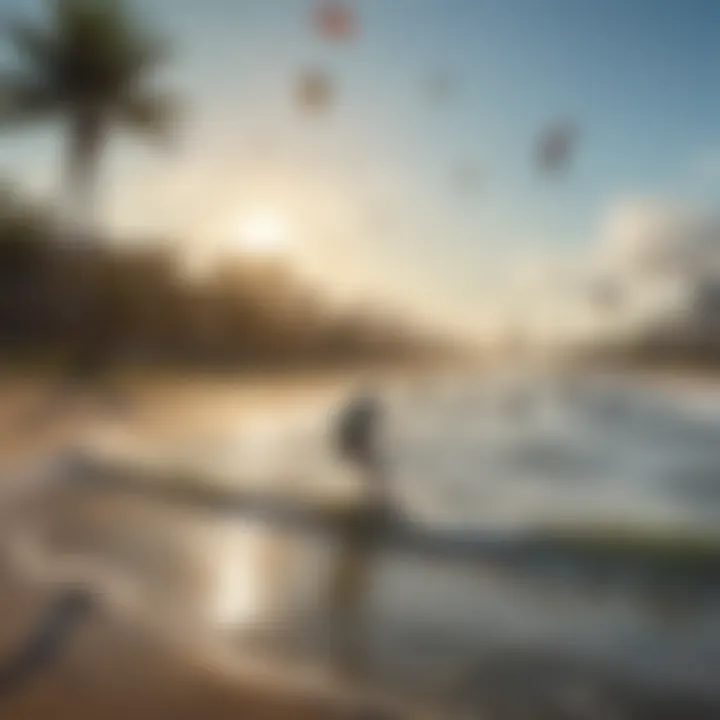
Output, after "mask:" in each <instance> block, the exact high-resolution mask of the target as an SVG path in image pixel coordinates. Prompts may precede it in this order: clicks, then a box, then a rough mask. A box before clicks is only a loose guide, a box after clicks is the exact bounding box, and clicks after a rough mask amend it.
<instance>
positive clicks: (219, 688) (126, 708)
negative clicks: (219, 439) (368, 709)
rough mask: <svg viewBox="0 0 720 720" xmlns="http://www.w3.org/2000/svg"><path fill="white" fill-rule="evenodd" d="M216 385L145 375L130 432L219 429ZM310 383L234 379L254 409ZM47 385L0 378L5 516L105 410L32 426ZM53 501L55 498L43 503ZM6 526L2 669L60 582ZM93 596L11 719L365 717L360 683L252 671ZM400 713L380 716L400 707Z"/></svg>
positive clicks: (0, 611)
mask: <svg viewBox="0 0 720 720" xmlns="http://www.w3.org/2000/svg"><path fill="white" fill-rule="evenodd" d="M210 385H211V386H212V388H213V389H212V391H209V389H208V385H205V386H202V385H201V386H197V385H191V384H190V383H167V384H165V385H163V384H159V385H154V386H153V387H152V389H150V390H148V389H147V388H145V387H143V384H137V385H136V386H135V387H134V388H133V396H134V399H135V400H136V405H135V407H134V409H133V413H134V415H133V421H132V422H133V432H138V433H143V432H144V433H147V432H149V431H152V432H153V433H155V434H156V435H157V436H158V437H162V438H165V439H168V438H171V437H176V438H182V437H183V436H186V435H188V434H192V433H196V432H202V431H203V429H205V430H207V431H208V432H209V431H210V430H211V429H213V428H216V427H217V424H218V419H217V417H214V418H211V417H210V415H211V413H210V408H212V406H213V403H216V401H217V398H218V397H219V396H225V402H226V403H227V400H228V398H227V389H226V388H224V387H223V385H222V384H218V383H212V384H210ZM308 389H310V390H311V391H313V392H315V391H316V390H315V389H314V388H310V386H308V385H307V383H304V382H301V383H296V382H292V381H288V382H287V383H286V385H284V386H283V385H280V386H278V385H277V384H275V385H273V386H269V385H268V384H262V383H257V382H256V381H255V379H253V380H252V381H249V382H248V383H247V385H246V386H245V387H243V386H242V385H240V386H238V385H237V384H234V385H233V398H232V399H233V400H234V401H235V403H234V404H238V403H239V404H241V405H243V406H244V407H246V408H248V409H249V408H252V407H257V406H258V404H268V403H271V404H274V403H283V402H286V401H293V400H296V399H297V394H298V393H303V392H305V391H307V390H308ZM42 391H43V384H41V383H36V382H33V381H28V380H23V379H20V380H18V379H16V378H12V379H9V380H5V381H4V382H3V383H2V392H3V396H4V398H5V400H6V402H5V403H4V404H3V408H2V413H0V414H1V415H2V417H1V418H0V420H1V421H2V432H1V433H0V462H1V463H2V465H1V467H2V488H1V489H0V513H2V515H3V517H4V518H5V517H7V516H8V515H13V513H14V512H15V511H14V510H13V509H12V508H13V505H11V503H16V502H17V499H18V497H19V496H21V495H22V493H23V491H24V488H23V487H22V482H23V477H24V474H27V471H28V468H32V467H37V466H38V465H39V464H41V463H42V461H43V459H44V458H45V459H46V458H48V457H51V456H52V455H53V454H54V453H56V452H57V451H58V450H59V449H60V448H63V447H65V446H67V445H68V444H71V443H72V442H73V441H74V440H76V439H77V438H78V437H81V436H82V433H83V432H85V431H86V430H87V429H88V428H90V429H93V428H94V429H97V426H98V422H99V416H98V415H97V411H96V410H95V409H94V408H92V406H87V407H82V406H78V407H77V408H74V409H73V410H72V411H71V412H70V413H65V414H63V415H62V416H61V418H60V419H59V421H58V422H52V423H46V424H41V425H34V424H30V425H28V426H27V427H26V426H24V425H23V423H22V422H21V420H20V418H24V417H26V416H27V413H28V412H29V411H31V410H32V408H33V407H35V404H36V403H37V402H38V400H39V399H41V398H42ZM138 400H139V402H137V401H138ZM206 409H207V411H208V415H207V417H206V416H205V410H206ZM231 409H232V410H233V411H236V410H237V408H236V407H235V408H231ZM53 501H54V499H53V498H48V499H47V503H46V504H50V503H52V502H53ZM54 511H55V512H56V513H57V512H60V509H59V508H57V507H56V508H55V509H54ZM14 519H15V520H16V521H17V522H20V523H22V522H23V519H22V518H19V517H15V518H14ZM16 524H17V523H16ZM3 530H4V531H5V532H4V533H3V538H4V542H3V548H2V550H1V551H0V583H1V586H2V593H0V669H1V668H2V667H4V665H3V663H7V662H9V661H10V660H11V658H13V657H14V655H15V654H16V653H17V651H18V649H19V648H21V647H22V646H23V645H24V644H25V643H27V641H28V638H29V637H30V636H31V634H32V633H33V631H34V629H35V628H36V627H37V626H38V624H39V623H40V622H41V619H42V618H43V616H44V614H45V613H47V611H48V608H49V607H51V605H52V603H53V601H54V598H55V597H56V594H57V589H58V583H57V582H51V581H49V580H47V579H42V578H38V577H35V576H33V575H32V573H30V574H28V573H25V572H24V570H23V568H22V567H21V566H18V563H17V562H16V560H14V559H13V558H12V552H11V550H10V547H9V544H8V542H7V538H8V535H7V532H6V530H7V528H3ZM95 596H96V599H95V601H94V606H93V609H92V610H91V612H90V613H89V615H88V616H87V617H85V618H83V619H82V621H81V622H80V623H79V626H78V628H77V630H76V632H73V633H72V634H71V636H70V637H69V639H68V641H67V642H66V643H64V647H62V648H60V651H59V654H58V656H57V657H56V658H55V659H54V661H53V662H52V663H51V664H50V666H48V667H44V668H41V669H40V670H39V671H37V672H35V673H32V674H31V676H30V677H29V678H28V679H27V681H26V682H24V683H22V684H20V685H19V686H18V687H15V688H11V689H10V691H9V692H6V693H4V694H1V695H0V717H2V718H3V720H36V719H38V720H39V719H40V718H43V719H45V718H56V719H57V720H65V718H72V719H73V720H83V719H84V718H87V719H88V720H89V719H90V718H92V719H93V720H96V719H98V718H102V719H103V720H113V719H114V718H117V719H118V720H121V719H122V720H127V718H137V720H144V719H145V718H147V719H148V720H150V719H152V720H162V719H163V718H168V720H170V719H172V720H182V719H183V718H187V719H188V720H189V719H191V718H192V719H195V718H197V719H198V720H199V719H203V720H204V719H205V718H208V719H209V718H218V719H222V718H228V719H229V718H233V719H235V718H253V719H255V720H263V719H264V718H267V719H268V720H275V719H277V720H283V719H285V718H288V719H289V718H293V719H295V718H297V719H298V720H302V719H303V718H307V719H308V720H322V719H323V718H327V719H328V720H330V719H332V720H335V719H336V718H337V719H338V720H340V719H342V718H355V717H358V710H359V701H360V698H362V696H363V692H362V689H358V688H357V687H343V686H342V685H341V684H338V683H335V682H327V681H325V680H324V679H317V678H315V679H312V678H311V679H307V678H298V677H291V676H286V675H284V674H283V673H282V672H275V671H272V672H270V671H267V672H266V671H264V670H262V669H258V668H249V669H248V670H247V672H244V671H243V670H242V669H241V668H240V667H238V666H237V664H236V663H235V664H234V663H231V662H229V663H226V664H225V663H223V662H222V660H221V659H219V656H216V655H214V654H213V653H212V652H211V651H210V650H208V651H207V652H206V651H205V650H204V649H203V647H202V644H201V643H200V644H199V643H197V642H196V641H195V640H196V639H195V638H193V639H192V640H190V638H189V637H183V635H182V633H179V634H177V635H175V636H171V635H170V634H169V633H168V632H163V631H160V630H158V629H157V628H155V627H153V625H152V623H151V622H149V621H148V619H147V618H142V617H140V616H138V615H137V614H134V613H133V612H127V611H126V609H125V608H124V607H121V606H120V605H119V604H118V602H116V601H115V600H113V599H111V598H109V597H107V596H105V595H104V594H103V591H102V588H101V587H100V589H99V590H98V588H95ZM189 634H190V633H188V636H189ZM393 713H394V714H389V715H382V716H380V715H378V717H385V716H387V717H401V716H403V715H400V714H397V712H396V711H395V710H394V711H393ZM404 716H407V715H404ZM413 716H415V715H413Z"/></svg>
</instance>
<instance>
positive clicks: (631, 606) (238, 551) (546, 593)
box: [54, 375, 720, 717]
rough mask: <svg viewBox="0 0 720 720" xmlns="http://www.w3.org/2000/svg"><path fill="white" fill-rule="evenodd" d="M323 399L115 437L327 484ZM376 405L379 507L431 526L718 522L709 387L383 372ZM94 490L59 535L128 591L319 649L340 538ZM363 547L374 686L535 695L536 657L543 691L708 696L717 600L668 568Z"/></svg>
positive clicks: (271, 652)
mask: <svg viewBox="0 0 720 720" xmlns="http://www.w3.org/2000/svg"><path fill="white" fill-rule="evenodd" d="M337 400H338V398H337V397H336V396H328V395H326V394H319V395H318V397H317V398H316V399H313V398H312V397H310V398H308V397H307V396H306V397H304V398H303V400H302V401H301V402H298V403H297V404H295V405H293V406H292V408H288V407H287V406H283V407H279V408H276V409H274V410H266V411H262V412H261V411H258V413H257V414H256V415H253V414H252V413H250V414H247V413H246V414H245V415H244V419H243V421H242V422H238V423H237V424H236V425H233V423H232V422H231V423H230V424H229V425H225V426H224V427H223V429H222V430H220V429H218V432H217V434H216V435H212V434H210V435H206V436H203V437H202V438H200V439H199V440H198V441H197V442H196V443H195V444H194V445H193V446H188V445H187V444H185V445H183V446H182V447H179V446H178V445H177V444H174V443H173V442H172V441H169V442H167V443H166V444H165V445H164V446H161V445H159V444H158V443H157V442H155V443H152V442H146V443H143V442H141V441H140V440H139V439H137V438H125V440H124V441H123V442H122V443H120V442H115V445H114V446H113V447H112V448H111V453H112V452H121V453H122V454H123V455H124V456H125V457H127V456H128V455H129V456H132V457H134V458H135V460H136V461H137V462H138V465H139V466H140V465H141V466H144V467H145V468H147V467H153V466H160V467H165V466H167V465H168V464H174V466H175V467H176V468H182V469H184V471H186V472H190V471H192V473H191V474H193V476H194V477H196V478H201V480H202V482H204V483H207V484H224V485H227V486H229V487H232V486H234V485H239V484H245V485H246V484H252V485H258V486H261V487H263V488H266V487H273V488H275V489H277V488H280V489H283V490H284V491H286V492H294V493H296V494H300V495H302V494H308V495H309V494H310V493H326V492H330V491H333V490H337V489H338V488H339V487H342V486H347V487H351V486H352V481H353V480H352V477H351V476H350V475H349V474H348V473H347V471H346V470H345V469H343V468H342V467H341V466H340V465H339V463H338V462H337V460H336V459H334V458H333V455H332V452H331V442H330V441H331V433H329V429H330V428H331V426H332V419H333V413H334V412H335V411H336V409H337ZM386 402H387V419H386V425H385V446H386V452H387V455H388V460H389V465H390V467H391V468H392V473H391V474H392V481H393V487H394V492H395V494H396V497H397V502H398V503H399V504H400V505H401V507H402V508H403V510H404V511H405V512H406V513H407V514H409V515H410V516H411V517H413V518H415V519H417V520H420V521H422V522H423V523H426V525H427V526H428V527H429V528H430V527H435V528H437V527H441V526H442V527H444V528H449V529H452V528H462V529H463V530H464V531H466V530H467V529H468V528H475V529H477V530H478V531H485V530H487V529H488V528H493V529H498V528H499V529H502V530H503V531H518V530H520V531H522V530H526V529H528V528H536V527H538V526H542V527H551V526H554V525H558V524H559V525H564V524H567V523H569V522H571V523H573V524H574V525H578V524H579V525H581V526H584V527H587V526H588V525H590V524H597V525H598V526H603V525H604V524H607V523H618V522H622V523H623V524H624V525H625V526H629V527H643V528H648V527H650V528H652V529H653V531H654V532H658V531H662V532H663V533H666V534H668V535H669V536H670V537H674V536H677V537H678V538H680V539H682V538H683V537H684V536H685V535H687V534H692V535H693V536H695V535H698V534H702V535H705V536H715V534H716V533H717V532H718V527H719V525H720V524H719V523H718V520H720V392H715V391H708V392H705V393H702V394H701V395H697V394H693V393H690V392H687V391H684V390H680V389H675V390H670V389H667V388H665V389H658V388H657V387H653V386H650V385H642V384H640V383H639V382H637V381H633V380H630V379H618V378H608V377H605V378H603V377H592V378H591V377H589V376H582V377H581V376H574V377H567V376H565V377H552V378H550V377H547V376H544V377H539V376H534V377H530V376H527V375H522V376H507V377H504V376H503V377H500V376H493V377H492V378H487V377H486V378H475V377H471V378H462V379H459V378H455V379H453V378H450V379H446V380H445V381H443V382H439V381H437V380H431V381H427V382H425V383H423V384H415V385H413V386H407V385H406V386H397V387H391V388H390V390H389V392H388V394H387V397H386ZM290 410H292V411H290ZM116 440H117V439H116ZM110 445H112V443H110ZM121 446H122V447H121ZM108 447H109V445H108V443H107V442H106V443H105V448H104V450H103V452H105V453H107V452H108ZM106 502H107V501H106ZM83 503H85V505H84V506H83V507H81V506H82V505H83ZM96 503H97V500H96V499H84V500H83V501H82V502H78V500H77V497H76V496H73V498H72V500H71V501H69V502H68V504H67V506H66V512H67V517H66V518H65V521H64V529H63V528H61V529H60V530H57V528H56V530H55V536H54V537H55V542H56V543H58V544H60V545H62V544H63V543H65V545H66V546H73V547H74V548H75V550H77V548H82V549H84V551H92V552H95V553H96V554H98V556H99V557H101V558H102V559H103V562H105V564H106V566H107V567H108V568H109V569H110V571H113V572H117V573H125V574H126V575H127V576H128V577H131V578H132V580H133V582H135V583H136V584H138V585H139V586H142V587H143V588H144V589H145V590H146V591H147V597H148V598H152V601H150V600H149V601H148V602H154V603H158V602H163V601H164V602H168V601H169V600H170V599H172V600H173V602H174V603H175V604H178V601H180V602H179V605H180V606H182V608H183V610H182V612H183V613H185V617H186V619H188V622H189V621H190V620H189V619H190V618H192V621H193V622H194V623H195V624H196V626H197V627H198V628H200V630H199V631H200V632H204V631H207V632H208V633H218V632H219V633H220V637H224V640H223V642H226V643H229V644H232V646H233V647H234V648H236V649H237V653H238V655H239V656H242V655H243V654H248V653H249V654H250V655H252V656H259V655H262V656H267V657H270V658H273V657H275V658H277V659H278V660H280V659H281V658H288V657H289V658H294V662H295V663H296V664H298V665H303V666H307V665H310V664H314V663H317V664H323V663H327V662H330V663H332V660H333V655H332V653H331V649H332V643H331V632H330V631H331V626H332V624H331V623H330V615H329V599H328V583H329V579H330V576H331V573H332V568H333V564H334V563H335V562H337V558H338V553H339V552H340V549H341V547H342V545H341V544H338V542H337V541H336V542H335V543H333V542H330V541H328V540H327V539H322V538H306V537H302V538H301V537H297V536H294V535H287V534H283V533H282V532H280V531H276V530H272V531H271V530H269V529H268V528H257V527H254V526H248V525H244V524H243V523H242V522H241V521H239V520H238V519H237V518H225V519H221V518H217V517H211V516H208V515H207V514H200V513H192V512H190V511H182V512H180V511H178V510H173V509H168V508H160V507H153V508H148V507H147V506H146V505H147V503H143V502H142V501H140V500H133V501H129V500H124V501H122V502H119V501H118V502H117V503H113V502H110V504H109V505H106V506H105V507H104V510H103V513H99V512H98V508H97V506H96ZM56 524H57V523H56ZM60 525H62V523H60ZM68 528H71V529H72V532H68ZM81 528H85V532H84V533H83V532H81ZM138 529H144V531H142V532H139V531H138ZM368 563H369V573H370V580H369V586H368V590H367V594H366V595H365V596H364V597H363V599H362V603H361V608H360V610H359V611H358V614H357V616H356V619H357V625H358V627H359V628H361V630H362V636H363V639H362V643H361V645H362V655H363V658H364V662H363V669H362V672H363V674H364V676H366V677H367V678H370V679H371V680H372V681H373V682H376V683H379V684H385V685H389V686H391V687H393V686H397V687H409V688H411V689H414V690H416V691H418V692H421V691H422V692H425V693H431V694H434V695H437V696H438V697H447V698H448V702H450V701H452V702H453V703H457V702H458V701H459V698H462V697H464V696H465V695H467V696H468V697H470V696H472V695H473V688H476V686H477V682H476V681H474V680H473V677H475V674H476V673H477V672H479V668H483V672H484V673H487V672H489V670H488V668H495V669H497V668H499V667H507V671H506V673H505V677H506V678H507V679H508V688H507V691H506V692H507V694H508V696H512V695H513V694H515V695H517V694H518V692H519V693H520V694H522V693H523V692H525V691H527V693H530V694H531V692H530V690H531V689H530V684H529V680H528V676H529V675H532V674H533V673H535V674H537V673H538V672H540V671H541V670H543V668H544V669H545V670H547V668H548V667H549V666H550V665H552V666H553V667H554V668H555V670H554V671H553V672H554V674H553V676H552V677H553V680H552V682H551V681H550V680H549V679H548V680H547V682H546V683H545V685H544V688H545V690H547V688H548V687H549V686H550V685H552V684H553V683H555V684H557V691H558V692H559V693H562V692H565V691H566V690H567V691H568V692H570V691H571V690H572V691H573V692H575V691H576V690H577V687H576V685H577V683H580V684H581V685H582V687H585V686H586V685H587V684H588V683H590V684H591V685H592V683H595V685H598V684H599V685H600V686H602V687H601V689H600V690H597V688H596V690H597V692H600V693H601V694H603V698H604V699H603V700H602V702H605V701H606V700H608V697H609V700H610V701H612V702H620V700H622V701H623V702H626V703H627V702H630V701H629V700H628V699H627V697H629V695H628V693H630V691H629V690H623V691H622V693H621V691H620V690H619V689H618V688H620V687H625V686H624V685H622V683H629V685H628V686H627V687H630V688H642V689H643V690H642V693H643V697H644V696H645V695H648V694H649V695H652V693H653V692H655V691H657V692H662V693H668V692H677V693H683V692H684V693H690V696H691V697H705V696H708V697H710V696H716V698H717V700H718V702H720V689H719V688H718V686H717V677H718V676H719V675H720V603H718V596H717V595H712V594H703V593H697V592H683V590H684V588H683V586H682V585H677V584H676V585H674V586H673V585H672V583H671V584H670V585H667V584H666V585H665V586H662V587H653V586H650V587H649V588H648V587H647V586H644V585H643V583H642V582H641V578H639V577H637V576H634V575H629V576H625V577H623V578H622V579H621V580H620V581H617V580H615V581H613V582H611V583H607V582H597V581H596V579H595V580H594V579H593V577H592V573H590V575H589V576H588V575H586V576H579V575H578V574H577V573H573V572H566V571H565V570H564V569H563V568H562V567H558V568H554V569H553V568H549V567H545V568H544V569H543V571H542V572H535V573H533V572H526V571H524V570H520V569H518V568H503V567H499V566H497V565H493V566H487V567H484V566H483V565H479V566H478V565H477V564H475V565H472V566H470V565H468V564H467V563H465V562H461V561H458V562H448V561H443V562H439V561H437V560H430V559H423V558H422V557H413V558H411V557H409V556H407V555H403V554H399V553H395V552H390V551H381V552H379V553H378V554H376V555H374V556H373V557H372V559H371V560H369V561H368ZM159 568H160V570H159ZM202 628H205V630H202ZM528 658H529V659H528ZM523 663H524V664H523ZM518 664H520V665H521V666H523V667H524V668H525V669H524V670H523V671H522V672H519V671H517V668H516V666H517V665H518ZM513 668H514V669H513ZM579 668H583V673H584V674H583V678H582V679H581V680H578V677H577V673H578V672H579V670H578V669H579ZM512 678H514V680H513V679H512ZM608 678H611V679H608ZM583 683H585V685H583ZM605 685H606V686H607V688H610V689H607V688H605V689H603V688H604V687H605ZM593 687H595V686H593ZM573 688H575V690H573ZM581 689H582V688H581ZM545 690H544V691H545ZM585 691H587V688H586V687H585ZM585 691H583V692H585ZM578 692H580V691H578ZM587 692H589V691H587ZM587 692H586V695H587ZM593 692H594V691H593ZM576 694H577V692H576ZM580 694H581V695H582V692H580ZM591 694H592V693H591ZM630 694H631V693H630ZM620 695H622V698H621V697H620ZM528 696H530V695H528ZM487 697H489V695H488V693H485V696H483V698H480V699H478V700H477V702H478V706H483V707H484V706H485V705H483V703H484V702H485V701H486V700H487ZM493 697H494V696H493ZM593 697H594V696H593ZM593 702H594V703H596V705H598V707H601V704H602V703H601V700H599V699H597V698H596V699H595V700H593ZM598 703H599V704H598ZM598 707H596V708H595V711H596V716H598V715H597V712H600V711H599V710H598ZM586 709H587V708H586ZM608 713H609V711H607V712H606V713H605V715H606V716H610V715H608ZM586 716H587V717H590V716H591V715H587V713H586V714H585V715H582V714H581V713H579V714H575V715H572V714H571V715H570V717H586ZM599 716H603V715H602V714H601V715H599ZM621 716H622V715H621ZM625 716H627V717H633V715H632V714H626V715H625ZM688 716H689V715H688ZM637 717H641V715H640V714H638V715H637ZM678 717H680V716H678Z"/></svg>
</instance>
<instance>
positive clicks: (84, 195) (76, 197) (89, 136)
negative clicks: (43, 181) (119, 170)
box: [67, 110, 104, 246]
mask: <svg viewBox="0 0 720 720" xmlns="http://www.w3.org/2000/svg"><path fill="white" fill-rule="evenodd" d="M103 138H104V131H103V121H102V118H101V117H100V114H99V113H98V112H97V111H94V110H81V111H79V112H78V113H77V114H76V115H75V117H74V118H73V119H72V121H71V127H70V138H69V140H70V142H69V154H68V158H67V162H68V167H67V170H68V175H67V189H68V195H67V198H68V219H69V221H70V224H71V225H70V226H71V228H72V234H73V239H74V241H75V242H76V243H78V244H80V245H83V246H84V245H86V244H88V243H89V242H91V241H92V239H93V235H94V234H95V232H96V230H97V228H96V226H95V223H96V219H97V218H96V215H97V176H98V169H99V164H100V155H101V152H102V145H103Z"/></svg>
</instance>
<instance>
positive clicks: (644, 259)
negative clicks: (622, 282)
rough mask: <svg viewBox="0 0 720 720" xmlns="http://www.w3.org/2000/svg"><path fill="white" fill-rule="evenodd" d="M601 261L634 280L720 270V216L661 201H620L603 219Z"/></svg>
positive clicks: (686, 275) (695, 274)
mask: <svg viewBox="0 0 720 720" xmlns="http://www.w3.org/2000/svg"><path fill="white" fill-rule="evenodd" d="M599 261H600V265H601V267H605V268H608V269H610V270H613V271H615V272H620V273H629V274H631V275H633V276H634V277H635V278H636V279H640V278H642V277H644V278H649V277H652V276H662V277H666V278H667V277H678V276H684V277H688V276H690V277H692V276H697V274H698V273H701V272H706V271H708V270H717V269H720V215H718V214H717V213H714V212H711V211H708V210H706V209H704V208H699V207H694V206H691V205H688V204H684V203H677V202H670V201H662V200H658V199H641V200H637V199H635V200H622V201H620V202H618V203H616V204H615V205H613V206H612V207H610V208H609V210H608V211H607V212H606V214H605V217H604V218H603V221H602V225H601V230H600V246H599Z"/></svg>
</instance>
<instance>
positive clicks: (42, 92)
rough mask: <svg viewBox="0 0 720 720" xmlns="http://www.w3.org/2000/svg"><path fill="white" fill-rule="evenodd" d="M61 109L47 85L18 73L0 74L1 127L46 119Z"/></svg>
mask: <svg viewBox="0 0 720 720" xmlns="http://www.w3.org/2000/svg"><path fill="white" fill-rule="evenodd" d="M59 110H60V103H59V102H58V98H57V96H56V95H55V94H54V93H53V92H52V90H51V89H49V88H48V87H47V85H45V84H43V83H41V82H39V81H37V80H35V79H33V78H31V77H23V76H21V75H17V74H14V75H4V76H0V127H3V126H5V127H7V126H10V125H14V124H18V125H21V124H26V123H29V122H33V121H38V120H44V119H46V118H47V117H48V116H50V115H52V114H54V113H55V112H57V111H59Z"/></svg>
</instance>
